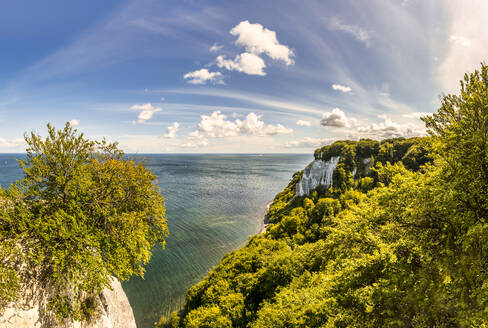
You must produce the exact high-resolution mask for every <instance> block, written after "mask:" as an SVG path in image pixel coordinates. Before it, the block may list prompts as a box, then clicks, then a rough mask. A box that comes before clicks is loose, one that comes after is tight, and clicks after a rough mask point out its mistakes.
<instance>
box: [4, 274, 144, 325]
mask: <svg viewBox="0 0 488 328" xmlns="http://www.w3.org/2000/svg"><path fill="white" fill-rule="evenodd" d="M95 301H96V303H97V304H96V312H97V313H98V315H97V316H96V317H95V318H93V319H92V320H91V321H90V322H83V323H82V322H72V323H68V324H64V325H59V324H55V323H52V322H50V323H48V322H45V321H44V320H42V314H41V313H39V308H40V307H39V304H37V302H35V301H33V297H32V296H31V295H30V294H29V293H24V294H23V295H22V296H21V298H20V299H19V300H18V301H17V302H16V303H15V304H11V305H10V306H8V307H7V308H6V309H5V311H3V313H1V315H0V327H2V328H24V327H25V328H31V327H32V328H46V327H54V328H58V327H59V328H61V327H62V328H136V322H135V319H134V314H133V313H132V308H131V307H130V304H129V300H128V299H127V296H126V295H125V293H124V290H123V289H122V285H121V284H120V282H119V281H118V280H117V279H115V278H114V279H113V280H112V283H111V289H109V288H106V289H104V290H103V291H102V293H101V294H100V295H99V296H98V298H97V299H96V300H95Z"/></svg>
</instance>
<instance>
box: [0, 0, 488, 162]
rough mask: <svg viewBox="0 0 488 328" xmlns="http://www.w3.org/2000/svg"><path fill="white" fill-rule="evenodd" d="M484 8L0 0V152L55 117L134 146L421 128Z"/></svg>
mask: <svg viewBox="0 0 488 328" xmlns="http://www.w3.org/2000/svg"><path fill="white" fill-rule="evenodd" d="M47 3H49V5H47ZM487 10H488V3H487V2H486V1H481V0H472V1H461V0H452V1H440V0H431V1H420V0H371V1H352V0H350V1H348V0H342V1H314V0H307V1H296V0H290V1H287V0H276V1H262V0H259V1H224V0H222V1H219V0H213V1H192V0H179V1H171V0H165V1H150V0H137V1H109V0H105V1H84V2H74V1H73V2H70V1H58V0H56V1H49V2H40V1H24V0H19V1H10V2H6V3H4V4H2V10H1V11H0V42H1V44H2V47H1V49H2V51H1V52H0V152H19V151H23V149H24V148H25V144H23V143H22V136H23V133H24V132H25V131H31V130H34V131H38V132H39V133H41V134H43V133H45V124H46V123H48V122H51V123H53V124H54V125H56V126H59V127H61V126H62V125H64V123H65V122H67V121H71V122H72V123H73V124H74V125H76V127H77V128H78V129H79V130H81V131H83V132H84V133H85V134H86V135H87V136H89V137H91V138H101V137H103V136H105V137H107V138H108V139H109V140H113V141H119V142H120V144H121V146H122V147H123V148H124V149H125V150H127V151H129V152H138V153H145V152H152V153H164V152H179V153H180V152H198V153H205V152H209V153H215V152H233V153H234V152H309V151H311V150H312V149H314V148H316V147H319V146H321V145H325V144H328V143H330V142H332V141H333V140H337V139H344V138H351V139H357V138H362V137H370V138H380V139H381V138H386V137H391V136H406V137H408V136H415V135H422V134H423V133H424V130H423V124H422V122H421V121H420V120H419V119H418V117H419V116H421V115H423V114H425V113H431V112H433V111H435V110H436V108H437V107H438V105H439V95H441V94H443V93H449V92H456V91H457V89H458V80H460V79H461V78H462V76H463V73H464V72H466V71H471V70H473V69H474V68H476V67H477V66H478V65H479V63H480V62H481V61H484V60H486V56H487V51H486V49H488V35H487V33H485V30H486V28H485V26H484V13H486V12H487Z"/></svg>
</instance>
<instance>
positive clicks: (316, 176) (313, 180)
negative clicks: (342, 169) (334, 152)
mask: <svg viewBox="0 0 488 328" xmlns="http://www.w3.org/2000/svg"><path fill="white" fill-rule="evenodd" d="M339 159H340V157H339V156H335V157H332V158H331V159H330V160H328V161H323V160H321V159H316V160H314V161H313V162H312V163H311V164H310V165H309V166H307V167H306V168H305V170H304V171H303V176H302V179H301V180H300V182H299V183H298V185H297V195H298V196H305V195H308V194H309V193H310V192H311V191H312V190H314V189H315V188H317V187H318V186H326V187H330V186H332V175H333V173H334V170H335V168H336V166H337V163H339Z"/></svg>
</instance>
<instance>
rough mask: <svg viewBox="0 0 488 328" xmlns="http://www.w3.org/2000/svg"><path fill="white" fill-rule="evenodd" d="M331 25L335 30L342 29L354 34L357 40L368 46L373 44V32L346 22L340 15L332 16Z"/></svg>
mask: <svg viewBox="0 0 488 328" xmlns="http://www.w3.org/2000/svg"><path fill="white" fill-rule="evenodd" d="M329 27H330V29H332V30H334V31H342V32H344V33H347V34H349V35H351V36H353V37H354V38H355V39H356V40H358V41H361V42H362V43H364V44H365V45H366V46H368V47H369V46H370V45H371V32H369V31H367V30H366V29H364V28H362V27H360V26H358V25H353V24H346V23H343V22H342V20H341V19H340V18H339V17H332V18H331V19H330V24H329Z"/></svg>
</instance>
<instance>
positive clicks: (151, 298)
mask: <svg viewBox="0 0 488 328" xmlns="http://www.w3.org/2000/svg"><path fill="white" fill-rule="evenodd" d="M19 157H20V158H21V157H23V155H14V154H0V185H2V187H3V188H5V187H7V186H8V184H10V183H12V182H13V181H15V180H16V179H20V178H21V174H22V172H21V170H20V169H19V168H18V165H17V163H16V161H15V158H19ZM136 157H137V158H140V159H145V160H146V161H147V167H148V168H149V169H150V170H151V171H152V172H153V173H155V174H156V175H157V176H158V185H159V186H160V188H161V192H162V194H163V195H164V197H165V199H166V209H167V218H168V226H169V230H170V235H169V236H168V238H167V243H166V248H165V249H164V250H162V249H161V247H156V248H155V249H154V250H153V256H152V259H151V261H150V262H149V263H148V264H147V266H146V273H145V277H144V279H140V278H136V277H134V278H132V279H131V280H129V281H127V282H124V283H123V288H124V290H125V292H126V294H127V297H128V298H129V302H130V304H131V306H132V309H133V311H134V315H135V318H136V321H137V325H138V327H139V328H148V327H152V325H153V323H154V322H155V321H157V320H158V319H159V317H160V316H161V315H168V314H169V313H171V312H172V311H173V310H178V309H180V308H181V306H182V304H183V302H184V296H185V293H186V290H187V289H188V288H189V287H190V286H191V285H193V284H195V283H197V282H198V281H199V280H200V279H202V278H203V277H204V276H205V274H206V273H207V272H208V270H209V269H210V268H212V267H213V266H215V265H216V264H217V263H218V262H219V260H220V259H221V258H222V256H223V255H224V254H226V253H228V252H230V251H232V250H235V249H237V248H238V247H240V246H242V245H243V244H244V243H245V242H246V240H247V239H248V238H249V236H251V235H253V234H256V233H258V232H259V230H260V229H261V226H262V222H261V221H262V218H263V213H264V210H265V206H266V203H267V202H268V201H270V200H272V199H273V197H274V196H275V195H276V194H277V193H278V192H280V191H281V190H283V188H284V187H285V186H286V185H287V184H288V182H289V180H290V179H291V177H292V174H293V173H294V172H296V171H299V170H301V169H303V168H304V167H305V166H306V165H307V164H308V163H309V162H310V161H311V160H312V159H313V158H312V157H313V156H312V155H302V154H265V155H258V154H236V155H233V154H209V155H193V154H191V155H179V154H163V155H159V154H158V155H156V154H154V155H153V154H151V155H141V154H139V155H137V156H136Z"/></svg>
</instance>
